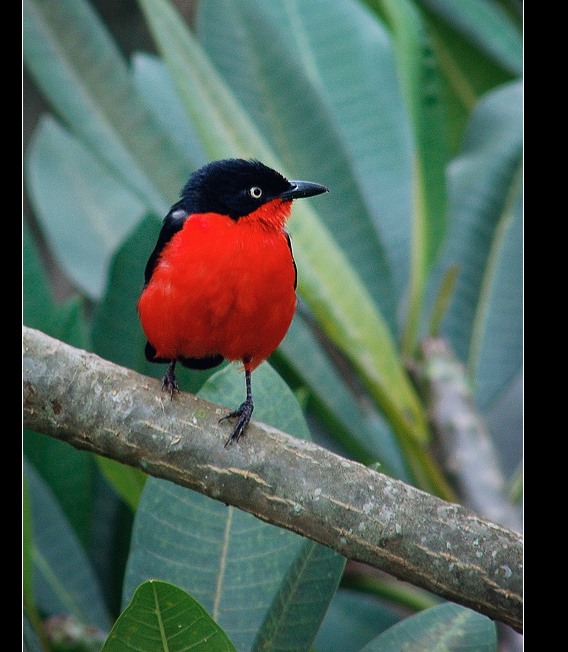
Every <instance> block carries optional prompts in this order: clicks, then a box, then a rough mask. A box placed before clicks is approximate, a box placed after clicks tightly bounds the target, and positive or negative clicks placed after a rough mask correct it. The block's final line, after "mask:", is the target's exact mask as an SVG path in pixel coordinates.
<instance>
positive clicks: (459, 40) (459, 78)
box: [420, 0, 522, 154]
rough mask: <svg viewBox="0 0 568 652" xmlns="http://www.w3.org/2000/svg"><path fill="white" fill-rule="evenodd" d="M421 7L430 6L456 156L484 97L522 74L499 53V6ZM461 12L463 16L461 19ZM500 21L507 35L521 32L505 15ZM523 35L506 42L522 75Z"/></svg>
mask: <svg viewBox="0 0 568 652" xmlns="http://www.w3.org/2000/svg"><path fill="white" fill-rule="evenodd" d="M420 4H421V6H423V7H424V11H425V15H426V17H427V22H428V27H429V30H430V32H431V34H432V41H433V43H434V51H435V54H436V59H437V60H438V62H439V65H440V70H441V72H442V75H443V78H444V82H445V89H446V98H447V101H446V131H447V132H448V137H449V140H450V143H451V149H452V152H453V153H454V154H455V153H457V151H458V150H459V148H460V146H461V143H462V139H463V133H464V130H465V127H466V125H467V121H468V120H469V116H470V113H471V111H472V110H473V109H474V107H475V104H476V103H477V101H478V100H479V98H480V97H481V96H482V95H484V94H485V93H487V92H488V91H490V90H491V89H492V88H495V87H497V86H500V85H501V84H504V83H506V82H508V81H511V80H512V79H513V78H514V77H515V76H516V74H515V73H513V72H510V71H509V70H508V69H507V68H509V66H508V65H507V64H503V62H502V57H501V56H500V54H499V50H501V49H503V46H504V45H505V43H504V42H503V41H500V40H499V34H498V32H499V30H495V20H494V16H495V15H496V14H499V12H500V8H499V6H498V4H497V3H488V2H485V0H481V2H479V1H478V0H474V1H472V2H461V1H459V0H458V2H455V1H454V0H447V2H446V0H435V1H430V0H423V1H421V2H420ZM521 11H522V9H521ZM457 13H461V14H462V15H461V16H459V17H458V16H457V15H456V14H457ZM454 18H456V20H454ZM499 20H504V21H505V22H506V23H508V24H507V27H506V28H505V29H504V32H508V31H512V32H515V31H518V30H517V27H516V26H515V25H514V23H513V22H512V21H511V20H510V19H509V18H507V17H506V16H505V14H502V16H501V18H497V21H499ZM519 34H520V31H518V33H517V35H516V36H512V38H508V37H505V40H506V41H507V42H508V46H507V51H506V59H507V60H508V61H509V62H510V63H512V66H511V68H512V70H516V71H519V64H520V65H522V49H519V48H518V46H517V45H516V44H514V41H517V42H518V40H519ZM489 35H491V36H489ZM519 54H520V55H521V56H520V57H519ZM503 65H505V68H504V67H503Z"/></svg>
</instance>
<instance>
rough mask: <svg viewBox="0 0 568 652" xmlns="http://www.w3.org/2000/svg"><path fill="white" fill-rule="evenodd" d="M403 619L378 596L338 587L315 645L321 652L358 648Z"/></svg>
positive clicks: (340, 651) (339, 651) (337, 651)
mask: <svg viewBox="0 0 568 652" xmlns="http://www.w3.org/2000/svg"><path fill="white" fill-rule="evenodd" d="M399 620H400V615H399V614H397V613H396V610H395V609H394V608H389V607H387V606H385V605H384V603H383V602H382V601H379V600H377V598H376V597H375V596H371V595H367V594H365V593H360V592H355V591H349V590H346V589H341V588H340V589H339V591H337V593H336V594H335V596H334V598H333V600H332V601H331V604H330V606H329V609H328V610H327V613H326V615H325V618H324V620H323V623H322V626H321V628H320V630H319V632H318V635H317V637H316V640H315V643H314V648H315V649H316V650H321V651H322V652H324V651H325V652H345V650H359V649H360V648H362V647H363V645H365V644H366V643H368V642H369V641H370V640H371V639H373V638H375V637H376V636H377V635H378V634H380V633H381V632H383V631H384V630H386V629H387V628H389V627H391V626H392V625H394V624H395V623H397V622H398V621H399Z"/></svg>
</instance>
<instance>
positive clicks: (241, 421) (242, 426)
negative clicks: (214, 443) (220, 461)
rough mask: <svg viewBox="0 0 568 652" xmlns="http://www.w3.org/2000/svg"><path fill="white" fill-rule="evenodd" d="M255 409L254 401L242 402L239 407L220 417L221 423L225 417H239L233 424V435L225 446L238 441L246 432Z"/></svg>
mask: <svg viewBox="0 0 568 652" xmlns="http://www.w3.org/2000/svg"><path fill="white" fill-rule="evenodd" d="M253 410H254V405H253V404H252V401H245V402H244V403H241V405H240V406H239V407H238V409H236V410H234V411H233V412H229V414H227V415H225V416H224V417H221V418H220V419H219V423H221V421H225V419H231V418H233V417H238V418H237V422H236V423H235V425H234V426H233V431H232V432H231V436H230V437H229V438H228V439H227V441H226V442H225V448H227V446H229V444H232V443H237V442H238V441H239V439H240V438H241V437H242V436H243V435H244V434H245V430H246V428H247V426H248V424H249V422H250V419H251V416H252V411H253Z"/></svg>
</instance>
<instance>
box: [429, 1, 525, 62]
mask: <svg viewBox="0 0 568 652" xmlns="http://www.w3.org/2000/svg"><path fill="white" fill-rule="evenodd" d="M418 2H419V4H422V5H424V6H425V7H427V8H428V9H430V10H431V11H433V12H435V13H436V14H437V15H438V16H439V17H440V18H442V19H443V20H445V21H446V22H447V23H449V24H451V25H452V27H453V28H455V29H457V30H458V31H459V32H460V33H461V34H462V35H463V36H465V37H466V38H467V39H468V40H469V41H471V42H472V43H474V44H475V45H476V46H477V47H478V48H479V49H480V50H483V51H485V52H486V53H487V54H488V55H490V57H491V58H492V60H493V61H495V62H498V63H499V64H500V65H501V66H503V67H504V68H505V69H507V70H508V71H510V72H511V73H513V74H514V75H521V74H522V72H523V37H522V33H521V31H520V29H519V28H518V27H517V25H515V23H514V22H513V21H512V20H511V18H510V16H509V15H508V14H507V13H506V11H505V10H504V9H503V8H502V7H501V6H500V4H499V3H498V2H487V1H486V0H468V2H462V0H418Z"/></svg>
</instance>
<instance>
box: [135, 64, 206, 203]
mask: <svg viewBox="0 0 568 652" xmlns="http://www.w3.org/2000/svg"><path fill="white" fill-rule="evenodd" d="M132 78H133V81H134V84H135V85H136V88H137V90H138V93H140V96H141V97H142V98H143V99H144V101H145V102H146V104H147V105H148V108H149V109H150V111H152V113H153V114H154V116H155V119H156V120H157V121H158V123H159V124H160V127H161V128H162V129H163V130H164V131H165V132H166V133H167V134H168V137H169V138H170V140H171V141H172V142H173V143H175V145H176V146H177V147H178V148H179V150H180V151H182V152H184V153H186V156H187V160H188V165H187V172H186V174H187V176H189V173H190V172H191V171H192V170H194V169H196V168H198V167H201V166H202V165H205V164H206V163H208V162H209V158H208V157H207V154H206V153H205V150H204V149H203V146H202V144H201V142H200V140H199V137H198V135H197V133H196V132H195V129H194V128H193V125H192V124H191V122H189V120H188V119H187V115H186V113H185V111H184V108H183V104H182V103H181V100H180V97H179V95H178V94H177V91H176V87H175V86H174V84H173V82H172V78H171V77H170V74H169V72H168V69H167V68H166V66H165V65H164V63H163V62H162V61H161V60H160V59H159V58H158V57H156V56H154V55H149V54H145V53H141V52H138V53H135V54H134V55H133V57H132ZM190 164H191V165H190ZM184 183H185V181H184ZM180 190H181V186H180ZM176 196H177V195H176ZM173 198H174V197H172V201H173Z"/></svg>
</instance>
